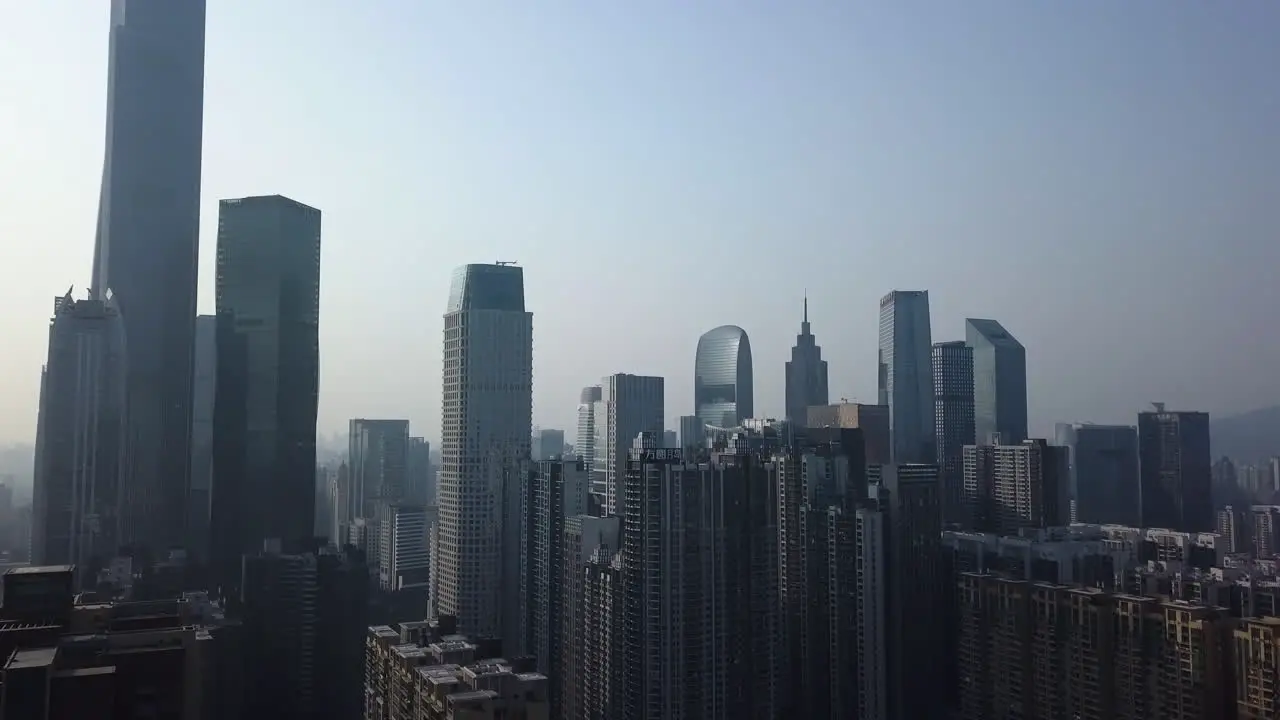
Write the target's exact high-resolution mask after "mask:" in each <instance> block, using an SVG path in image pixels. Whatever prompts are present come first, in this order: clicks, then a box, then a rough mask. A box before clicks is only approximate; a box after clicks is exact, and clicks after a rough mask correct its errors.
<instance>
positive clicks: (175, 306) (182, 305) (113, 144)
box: [91, 0, 205, 554]
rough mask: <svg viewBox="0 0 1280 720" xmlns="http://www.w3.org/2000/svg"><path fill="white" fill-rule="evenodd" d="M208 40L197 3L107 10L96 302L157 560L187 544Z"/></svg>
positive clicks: (135, 522) (138, 505)
mask: <svg viewBox="0 0 1280 720" xmlns="http://www.w3.org/2000/svg"><path fill="white" fill-rule="evenodd" d="M204 33H205V3H204V0H189V1H188V2H158V1H157V0H150V1H145V2H143V1H138V0H128V1H127V0H112V3H111V35H110V41H109V50H108V52H109V57H108V61H107V137H106V152H105V156H104V160H103V167H102V193H101V197H100V198H99V204H98V226H97V237H96V241H95V243H94V251H93V281H92V292H91V295H92V296H93V297H95V298H97V299H103V298H104V297H105V293H106V292H107V291H108V290H110V291H111V292H112V293H113V297H114V299H115V302H116V304H117V305H118V307H119V308H120V314H121V317H122V318H123V319H124V332H125V346H126V347H127V348H128V349H129V363H128V368H127V373H128V378H127V383H128V386H127V394H128V405H129V419H128V422H129V428H128V430H127V432H126V435H127V437H128V438H129V442H130V449H129V455H128V461H129V463H130V465H129V468H128V471H127V472H126V474H125V479H126V481H127V482H128V484H129V485H130V486H131V488H130V489H129V490H128V492H127V494H126V498H127V499H128V502H129V503H130V504H131V507H129V508H128V512H129V518H130V519H129V522H128V523H127V526H126V528H125V529H126V539H127V540H131V541H136V542H139V543H141V544H143V545H147V546H150V547H151V549H152V550H153V551H155V552H156V553H157V554H160V553H163V551H165V550H166V549H168V548H169V547H171V546H175V545H181V544H182V542H183V541H184V540H185V539H186V537H185V536H184V532H185V529H184V525H185V522H186V519H187V489H188V487H187V484H188V479H189V473H190V464H191V375H192V365H193V363H192V354H193V352H194V347H195V342H194V340H195V322H196V280H197V264H198V262H197V261H198V256H199V244H200V240H199V238H200V160H201V146H202V135H203V130H204V128H203V123H204Z"/></svg>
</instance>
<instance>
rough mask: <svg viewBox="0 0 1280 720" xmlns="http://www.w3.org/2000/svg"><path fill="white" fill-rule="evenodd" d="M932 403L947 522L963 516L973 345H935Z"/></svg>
mask: <svg viewBox="0 0 1280 720" xmlns="http://www.w3.org/2000/svg"><path fill="white" fill-rule="evenodd" d="M933 407H934V427H935V428H936V435H937V447H938V465H939V466H940V467H941V468H942V496H943V513H944V515H943V516H944V518H945V519H946V521H947V522H960V521H961V518H962V517H963V516H964V512H963V507H964V503H963V500H962V498H963V496H964V448H965V446H966V445H973V444H974V443H975V442H976V440H974V437H975V435H974V424H973V349H972V348H970V347H969V346H968V345H966V344H964V343H963V342H960V341H954V342H941V343H934V345H933Z"/></svg>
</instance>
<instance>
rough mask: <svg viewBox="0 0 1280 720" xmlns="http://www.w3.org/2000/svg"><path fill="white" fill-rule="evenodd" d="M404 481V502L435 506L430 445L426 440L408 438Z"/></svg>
mask: <svg viewBox="0 0 1280 720" xmlns="http://www.w3.org/2000/svg"><path fill="white" fill-rule="evenodd" d="M405 480H406V482H405V499H406V500H408V501H409V502H411V503H415V504H418V505H435V504H436V487H435V481H434V480H433V479H432V477H431V443H429V442H427V440H426V438H420V437H411V438H409V447H408V452H407V453H406V457H405Z"/></svg>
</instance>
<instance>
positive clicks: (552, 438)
mask: <svg viewBox="0 0 1280 720" xmlns="http://www.w3.org/2000/svg"><path fill="white" fill-rule="evenodd" d="M532 450H533V451H532V452H531V453H530V454H529V455H530V459H531V460H533V461H534V462H542V461H544V460H556V459H559V457H560V456H561V455H563V454H564V431H563V430H552V429H549V428H548V429H538V430H535V431H534V434H533V449H532Z"/></svg>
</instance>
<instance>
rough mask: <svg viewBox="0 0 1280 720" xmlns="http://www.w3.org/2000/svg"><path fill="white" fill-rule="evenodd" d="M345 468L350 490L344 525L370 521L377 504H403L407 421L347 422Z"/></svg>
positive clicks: (407, 469)
mask: <svg viewBox="0 0 1280 720" xmlns="http://www.w3.org/2000/svg"><path fill="white" fill-rule="evenodd" d="M428 452H430V449H428ZM347 466H348V468H349V472H350V488H351V492H350V497H349V500H348V502H349V503H350V507H349V508H348V509H347V511H346V518H345V519H346V520H347V522H351V521H352V520H355V519H356V518H366V519H371V518H373V516H374V510H375V507H376V506H377V503H378V502H379V501H384V502H395V501H398V500H403V499H404V498H405V493H406V491H407V490H408V487H409V421H408V420H371V419H366V418H356V419H353V420H351V421H349V422H348V423H347Z"/></svg>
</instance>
